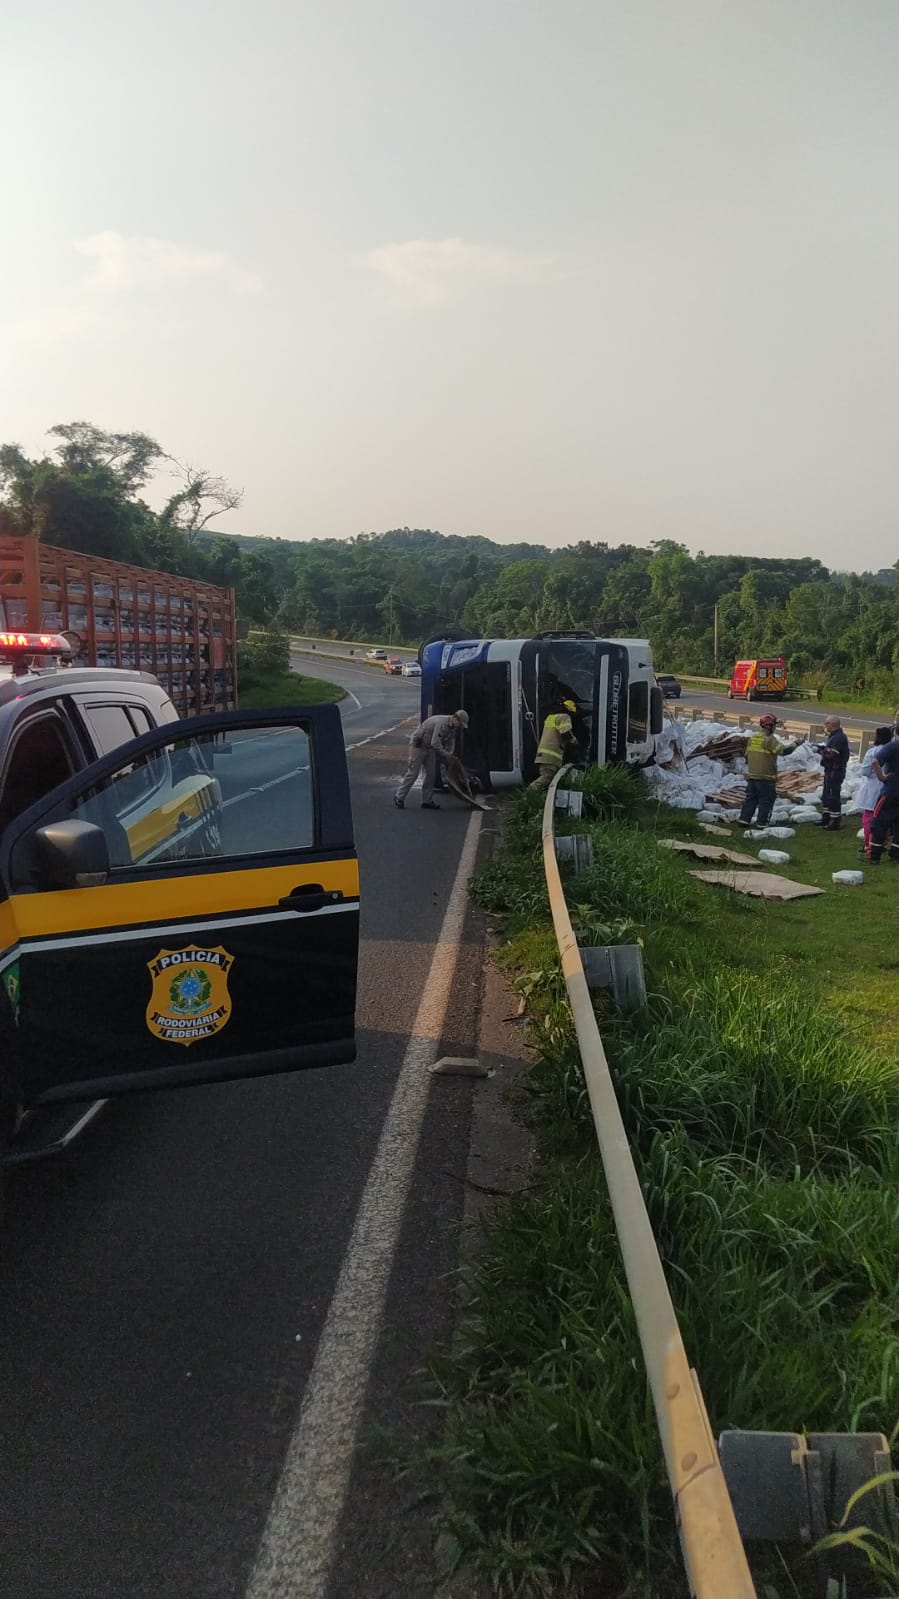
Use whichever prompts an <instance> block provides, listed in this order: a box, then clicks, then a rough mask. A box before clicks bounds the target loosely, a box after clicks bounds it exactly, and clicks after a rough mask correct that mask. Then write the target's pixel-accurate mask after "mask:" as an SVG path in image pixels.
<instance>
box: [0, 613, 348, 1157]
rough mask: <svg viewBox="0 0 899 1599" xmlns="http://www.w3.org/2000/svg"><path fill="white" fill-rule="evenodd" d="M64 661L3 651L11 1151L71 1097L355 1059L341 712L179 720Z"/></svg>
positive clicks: (27, 637)
mask: <svg viewBox="0 0 899 1599" xmlns="http://www.w3.org/2000/svg"><path fill="white" fill-rule="evenodd" d="M65 655H66V641H65V639H63V638H61V637H59V636H52V637H51V636H49V635H31V634H19V635H16V636H15V637H14V638H13V636H12V635H3V636H2V639H0V1142H2V1141H3V1140H8V1139H10V1138H14V1136H15V1135H16V1134H17V1133H18V1132H20V1130H21V1129H22V1127H23V1126H24V1125H25V1124H26V1123H27V1122H28V1121H29V1118H31V1117H32V1116H33V1115H34V1113H35V1112H37V1111H38V1110H39V1109H40V1107H42V1106H46V1105H50V1104H54V1103H57V1102H62V1101H79V1102H82V1101H98V1100H99V1097H100V1096H103V1097H105V1096H107V1095H110V1094H116V1093H124V1092H128V1091H131V1090H137V1089H148V1088H156V1087H160V1088H161V1087H178V1086H181V1085H183V1084H189V1083H204V1082H215V1081H219V1080H222V1079H225V1078H233V1077H244V1076H258V1075H262V1074H264V1073H268V1072H280V1071H293V1070H296V1069H298V1068H301V1067H305V1066H319V1065H329V1064H333V1063H338V1062H346V1061H351V1060H352V1059H354V1057H355V1021H354V1013H355V989H356V959H357V944H358V921H359V877H358V865H357V860H356V853H355V847H354V843H353V828H352V816H351V811H350V797H349V783H348V775H347V767H346V755H345V751H344V745H343V735H342V727H341V722H340V716H339V713H338V711H337V708H336V706H312V707H308V708H307V707H303V709H302V710H301V711H300V710H294V709H290V710H284V711H246V712H240V711H230V712H220V713H212V714H208V715H204V716H200V717H194V718H191V719H190V720H184V721H182V720H180V719H179V717H178V714H177V711H176V710H175V707H174V705H173V703H172V701H171V699H170V698H169V696H168V694H167V693H166V691H165V689H163V688H162V687H161V686H160V684H159V683H158V682H157V681H156V680H155V679H154V678H153V677H152V676H150V674H148V673H145V672H137V671H134V672H132V671H124V670H123V671H116V670H112V669H109V670H107V669H101V668H83V669H81V668H78V667H69V668H65V667H62V666H60V665H59V664H58V663H59V662H60V661H62V660H63V659H64V658H65ZM40 658H43V659H50V661H51V663H52V664H51V665H50V667H49V669H43V670H42V669H39V668H37V669H36V667H35V661H36V660H38V659H40ZM13 1147H14V1146H13Z"/></svg>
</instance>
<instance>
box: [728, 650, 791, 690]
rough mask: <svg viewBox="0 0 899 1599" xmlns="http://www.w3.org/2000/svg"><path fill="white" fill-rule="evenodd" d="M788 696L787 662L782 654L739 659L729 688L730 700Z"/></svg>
mask: <svg viewBox="0 0 899 1599" xmlns="http://www.w3.org/2000/svg"><path fill="white" fill-rule="evenodd" d="M786 696H787V663H786V661H785V660H784V658H783V656H782V655H773V656H769V657H768V658H767V659H759V660H756V661H737V662H736V664H735V665H734V670H733V675H732V676H731V680H730V685H729V687H728V690H727V697H728V699H729V700H734V699H747V700H783V699H786Z"/></svg>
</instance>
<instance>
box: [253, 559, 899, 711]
mask: <svg viewBox="0 0 899 1599" xmlns="http://www.w3.org/2000/svg"><path fill="white" fill-rule="evenodd" d="M226 542H230V541H225V540H222V541H221V543H222V544H224V543H226ZM235 542H238V543H239V544H240V545H242V546H243V550H242V559H251V560H257V561H260V562H262V561H264V562H265V563H266V565H267V566H268V567H269V569H270V571H271V576H272V585H273V586H272V590H271V593H270V595H269V598H268V610H267V615H268V617H269V618H270V619H276V620H277V621H278V622H279V623H281V624H282V625H283V626H285V627H287V628H289V629H290V630H291V631H294V632H305V633H311V634H326V633H329V632H332V631H333V632H334V633H335V634H336V635H337V636H338V637H340V638H359V639H371V640H384V641H386V642H393V643H416V642H417V641H418V640H419V639H420V638H422V637H423V636H426V635H427V634H429V633H431V632H433V631H435V630H436V629H437V628H439V627H442V626H443V625H445V624H447V623H453V624H455V625H457V626H461V627H463V628H465V629H466V630H470V632H471V633H472V634H473V635H474V636H482V635H488V636H489V635H499V636H502V635H505V636H507V637H517V636H523V635H527V634H529V633H532V632H536V631H537V630H538V629H541V628H571V627H589V628H594V629H595V630H596V631H597V632H598V633H600V634H605V635H612V636H615V635H618V636H622V635H623V636H629V635H630V636H633V635H635V634H636V635H638V636H641V637H648V638H649V639H650V641H651V643H652V647H653V655H654V658H655V660H656V662H657V663H658V664H659V666H660V667H662V668H667V669H669V670H674V671H677V670H682V671H695V672H711V670H712V666H713V659H714V611H715V606H716V605H717V607H718V640H719V643H718V658H719V663H721V662H724V663H727V665H728V669H729V666H730V664H731V663H732V661H733V660H735V659H736V658H737V657H738V656H740V655H746V654H749V655H756V654H762V653H766V654H767V653H776V654H780V653H783V654H784V655H786V656H787V658H788V660H789V662H790V665H791V667H792V669H793V670H794V671H796V672H802V673H804V674H805V675H806V677H807V678H808V679H809V681H810V682H812V683H814V681H815V679H816V677H818V676H820V681H821V682H822V684H823V683H836V682H844V683H847V684H851V683H853V682H854V681H855V679H856V678H857V677H859V676H863V677H865V678H866V680H867V686H868V688H869V690H874V689H875V686H876V691H878V692H880V693H882V694H883V695H884V696H885V697H886V698H887V699H890V698H891V697H892V696H893V695H894V693H895V691H896V690H895V683H896V665H897V655H896V638H897V613H896V572H895V571H885V572H878V573H865V574H862V575H858V574H854V573H832V572H830V571H828V569H827V568H826V567H825V566H823V565H822V563H821V562H820V561H817V560H813V559H797V560H791V559H783V560H770V559H764V558H758V557H754V556H742V555H702V554H700V555H696V556H692V555H690V554H689V552H688V551H687V550H686V548H685V547H684V546H683V545H681V544H677V543H675V542H674V541H672V540H668V539H663V540H660V541H658V542H657V543H655V544H653V545H651V546H650V547H649V548H648V549H638V548H636V547H635V546H633V545H627V544H620V545H610V544H607V543H592V544H588V543H581V544H575V545H568V546H566V547H565V548H563V549H555V550H553V549H548V548H544V547H541V546H539V545H500V544H493V543H491V541H490V540H489V539H484V538H477V537H472V538H461V537H454V536H448V537H444V536H443V535H441V534H439V533H435V532H432V531H431V530H430V529H420V528H411V529H410V528H395V529H393V530H392V531H390V532H388V533H382V534H374V533H363V534H359V535H358V536H357V537H355V538H352V539H347V540H338V539H321V540H320V539H314V540H311V541H310V542H308V543H304V544H294V543H290V542H288V541H286V540H284V541H282V540H266V539H259V540H250V539H240V540H237V541H235Z"/></svg>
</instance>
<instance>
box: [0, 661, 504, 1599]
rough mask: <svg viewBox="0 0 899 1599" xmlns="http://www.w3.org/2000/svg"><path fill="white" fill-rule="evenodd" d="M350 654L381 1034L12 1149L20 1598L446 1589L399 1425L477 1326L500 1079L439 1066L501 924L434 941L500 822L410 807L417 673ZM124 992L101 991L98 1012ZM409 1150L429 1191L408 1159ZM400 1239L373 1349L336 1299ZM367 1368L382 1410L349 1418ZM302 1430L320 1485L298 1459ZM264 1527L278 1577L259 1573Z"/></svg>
mask: <svg viewBox="0 0 899 1599" xmlns="http://www.w3.org/2000/svg"><path fill="white" fill-rule="evenodd" d="M303 664H304V669H305V670H307V671H308V660H304V663H303ZM338 673H339V675H340V678H341V681H344V682H345V683H346V685H347V687H348V688H349V689H350V690H351V691H352V694H353V695H354V696H355V698H354V699H349V698H348V699H347V700H346V701H345V702H344V703H343V706H342V712H343V715H344V719H345V728H346V741H347V745H348V748H349V750H350V757H349V758H350V767H351V776H352V785H353V803H354V815H355V827H356V839H357V848H358V852H359V857H360V865H361V874H362V948H361V959H360V986H359V1004H358V1011H357V1020H358V1045H359V1054H358V1060H357V1061H356V1063H355V1064H354V1065H352V1066H343V1067H333V1068H331V1069H329V1070H325V1071H317V1072H316V1071H312V1072H308V1073H305V1074H298V1075H293V1076H285V1077H279V1078H269V1079H264V1080H259V1081H254V1082H248V1083H231V1084H223V1085H220V1086H217V1087H214V1088H200V1089H189V1090H181V1091H179V1092H177V1093H170V1094H156V1095H144V1096H130V1097H128V1098H125V1099H122V1100H119V1101H116V1102H114V1103H111V1104H110V1105H109V1106H108V1108H107V1109H106V1111H105V1112H104V1113H103V1115H102V1116H101V1117H100V1118H99V1120H98V1121H97V1122H96V1123H95V1124H94V1125H93V1126H92V1127H91V1129H90V1130H89V1131H88V1132H87V1133H86V1134H85V1135H84V1137H83V1138H82V1139H81V1140H80V1141H79V1142H78V1143H76V1144H75V1145H74V1146H73V1147H72V1148H71V1149H70V1150H69V1151H68V1152H67V1153H66V1155H65V1156H63V1157H62V1158H60V1159H58V1160H57V1161H55V1162H53V1163H49V1164H44V1165H41V1166H37V1167H30V1168H21V1169H19V1170H16V1171H15V1172H13V1173H11V1174H10V1177H9V1180H8V1185H7V1187H8V1196H7V1197H8V1203H7V1214H6V1221H5V1226H4V1229H3V1232H2V1236H0V1303H2V1311H0V1506H2V1508H0V1527H2V1534H0V1536H2V1553H0V1588H2V1592H3V1594H4V1595H5V1599H246V1596H247V1595H248V1593H250V1594H251V1599H259V1596H261V1595H264V1594H267V1593H269V1592H272V1593H277V1594H278V1599H363V1596H364V1599H387V1596H388V1595H390V1596H399V1599H424V1596H425V1595H427V1594H429V1593H431V1592H432V1591H433V1574H432V1571H431V1542H432V1528H431V1525H430V1521H429V1511H428V1509H427V1507H426V1506H425V1507H423V1506H422V1504H421V1502H420V1498H421V1496H420V1491H419V1490H420V1487H421V1485H420V1484H418V1483H416V1482H414V1481H411V1482H409V1483H406V1484H401V1485H399V1486H398V1485H397V1483H396V1481H395V1478H394V1476H393V1473H392V1471H391V1469H390V1468H389V1466H388V1465H386V1464H385V1462H384V1461H383V1459H382V1457H381V1454H380V1452H379V1451H378V1450H377V1449H375V1448H374V1447H373V1446H372V1444H371V1440H372V1438H373V1435H374V1434H373V1429H374V1428H375V1427H377V1426H380V1425H382V1424H386V1425H388V1426H390V1427H394V1428H396V1427H400V1428H409V1429H412V1430H417V1431H420V1430H421V1429H422V1428H427V1427H433V1426H435V1425H437V1422H436V1420H435V1419H433V1418H434V1416H435V1415H436V1413H432V1412H428V1411H426V1410H425V1411H423V1410H422V1408H421V1407H420V1406H419V1405H418V1403H417V1397H418V1391H417V1388H416V1384H415V1378H414V1373H415V1371H416V1369H417V1368H418V1367H419V1366H420V1364H421V1362H422V1359H423V1357H424V1355H425V1353H426V1351H427V1349H428V1347H429V1346H430V1345H431V1344H432V1343H433V1342H434V1341H435V1340H441V1339H444V1338H446V1337H447V1336H448V1334H449V1332H450V1329H451V1308H450V1295H451V1292H452V1288H453V1270H454V1266H455V1264H456V1249H457V1239H458V1226H459V1220H460V1215H461V1207H462V1201H463V1194H464V1177H465V1168H466V1158H467V1151H468V1126H469V1116H470V1106H471V1096H472V1086H471V1082H470V1080H468V1079H464V1078H446V1079H434V1080H429V1079H427V1075H426V1073H427V1063H428V1061H430V1060H431V1059H436V1058H438V1057H439V1055H440V1054H444V1053H451V1054H466V1053H471V1052H472V1051H473V1049H474V1047H475V1040H476V1033H477V1020H478V1016H477V1013H478V1004H479V998H480V991H481V966H482V940H481V933H480V929H479V925H478V923H477V920H476V919H475V918H474V917H473V915H472V914H471V912H470V911H468V912H466V913H465V916H464V921H462V920H461V914H462V913H461V911H460V912H459V917H458V920H459V923H460V928H461V932H459V931H458V929H457V930H456V931H453V930H452V929H451V933H452V938H453V940H455V939H456V937H457V936H459V938H460V944H459V953H458V959H457V961H456V964H455V966H454V967H452V966H446V960H445V958H444V959H441V958H436V959H435V949H436V947H437V942H438V938H439V936H440V933H441V928H442V927H443V937H444V940H445V939H446V938H447V936H448V935H447V932H446V923H445V922H444V912H445V910H446V907H447V905H448V904H449V905H450V907H451V908H452V905H453V904H454V903H456V901H459V889H458V887H457V889H456V890H455V893H454V892H453V885H454V879H455V877H456V874H457V867H458V865H459V862H460V856H463V853H464V858H465V860H466V861H469V860H470V859H471V858H472V850H473V848H474V846H475V844H476V843H477V840H476V839H475V837H474V830H475V829H476V827H477V823H476V822H473V821H472V813H471V812H469V811H468V810H467V809H463V807H462V806H461V804H457V803H456V802H454V801H453V800H452V799H451V798H448V799H447V800H446V801H445V802H444V809H443V812H442V813H441V814H440V815H433V814H431V813H421V812H420V811H419V810H418V807H417V805H415V804H412V805H410V806H409V807H408V808H407V809H406V810H405V811H404V812H402V813H400V812H398V811H396V810H395V809H394V807H393V805H392V804H391V803H390V797H391V792H392V787H393V785H394V784H395V782H396V779H397V777H398V775H399V774H400V773H401V772H402V770H403V767H404V764H405V741H406V736H407V731H408V729H403V728H401V727H396V728H395V731H394V732H393V733H392V734H388V735H387V736H386V737H379V736H377V735H379V734H380V733H381V730H382V729H384V728H385V727H392V726H395V724H397V723H401V722H402V721H403V720H404V719H406V718H409V717H415V716H416V713H417V688H418V685H417V684H416V683H410V682H405V681H403V680H401V679H390V678H386V677H384V678H381V677H379V676H378V675H377V674H375V673H373V672H371V671H368V670H366V669H365V668H363V667H355V666H352V665H348V666H347V667H345V668H344V667H339V668H337V669H336V670H334V669H329V671H328V673H327V675H328V676H329V677H331V678H335V677H337V676H338ZM486 843H487V840H486V838H482V839H481V841H480V844H479V846H478V847H479V848H484V847H485V846H486ZM459 902H460V903H461V905H462V906H463V908H464V894H463V895H462V896H461V900H460V901H459ZM446 954H447V946H446V944H445V943H444V944H442V945H441V946H440V951H439V956H440V957H445V956H446ZM444 968H445V971H444ZM435 973H436V977H435ZM444 977H445V979H446V983H447V984H449V985H450V987H449V989H448V992H450V995H451V998H450V1006H449V1011H448V1020H445V1019H444V1017H443V1012H442V1008H441V1004H442V1002H441V1000H440V994H441V992H442V990H441V987H440V985H441V983H442V982H443V981H444ZM435 984H436V986H435ZM102 1010H103V996H102V994H98V995H97V1026H98V1027H102V1025H103V1016H102ZM413 1028H414V1030H415V1037H413V1036H412V1033H413ZM398 1084H399V1085H400V1087H402V1086H403V1084H405V1088H404V1093H405V1099H403V1100H402V1103H399V1109H397V1105H398V1102H399V1100H400V1097H401V1096H400V1092H399V1088H398V1087H397V1085H398ZM395 1089H396V1090H397V1094H396V1096H395V1094H394V1091H395ZM416 1104H418V1105H419V1106H420V1108H421V1109H422V1110H423V1121H422V1125H421V1132H420V1137H419V1134H418V1129H417V1122H416V1121H415V1115H414V1114H413V1112H414V1106H415V1105H416ZM410 1107H411V1108H410ZM397 1117H399V1120H397ZM391 1129H392V1132H391V1137H390V1138H388V1139H387V1142H386V1145H385V1142H384V1138H385V1137H386V1134H387V1132H388V1131H390V1130H391ZM410 1129H411V1131H410ZM391 1139H392V1142H391ZM379 1140H380V1143H379ZM403 1140H405V1142H404V1141H403ZM385 1149H386V1151H387V1154H386V1156H385V1153H384V1151H385ZM404 1160H405V1161H406V1163H407V1165H408V1168H409V1171H408V1191H406V1189H405V1188H402V1187H397V1186H396V1184H395V1183H394V1179H395V1177H396V1172H397V1170H398V1168H399V1166H400V1165H402V1162H403V1161H404ZM379 1162H380V1164H379ZM376 1172H380V1181H381V1188H380V1189H379V1190H378V1189H374V1190H373V1188H372V1182H373V1175H374V1174H375V1173H376ZM392 1183H394V1186H393V1187H391V1184H392ZM372 1193H374V1195H375V1197H374V1199H373V1200H372V1201H371V1205H370V1206H369V1209H368V1210H365V1207H364V1206H363V1210H362V1211H361V1212H360V1204H361V1202H362V1201H363V1196H364V1197H365V1200H366V1202H368V1201H369V1200H370V1199H371V1195H372ZM385 1196H386V1197H385ZM372 1206H373V1207H374V1208H372ZM360 1218H361V1223H362V1224H363V1225H362V1231H361V1233H360ZM366 1228H368V1229H369V1231H368V1232H366V1231H365V1229H366ZM394 1233H395V1234H397V1243H396V1249H395V1252H394V1250H393V1247H392V1244H391V1242H390V1241H391V1239H392V1238H393V1235H394ZM360 1240H361V1242H360ZM354 1251H355V1253H354ZM353 1261H355V1267H354V1269H355V1271H356V1277H355V1278H353V1277H352V1273H351V1274H350V1278H349V1279H347V1269H348V1265H352V1263H353ZM372 1261H375V1262H380V1265H379V1267H378V1269H379V1270H380V1271H381V1272H382V1275H383V1280H384V1283H385V1285H386V1295H387V1296H386V1304H385V1306H384V1309H383V1316H380V1314H378V1315H376V1316H375V1319H374V1321H373V1323H372V1325H373V1327H374V1334H373V1336H372V1339H371V1343H370V1347H368V1348H367V1349H366V1348H364V1347H363V1345H362V1343H360V1340H359V1337H358V1336H357V1331H358V1329H357V1328H356V1327H355V1326H354V1323H353V1320H352V1318H351V1319H350V1323H349V1330H347V1323H346V1315H345V1309H344V1322H343V1323H341V1321H340V1318H339V1317H338V1318H337V1320H336V1321H335V1319H334V1318H335V1306H337V1305H339V1304H340V1303H341V1294H343V1297H344V1301H345V1300H346V1282H347V1280H349V1281H350V1283H351V1284H352V1282H353V1281H357V1282H358V1283H359V1285H360V1286H359V1290H358V1291H359V1294H360V1305H362V1306H363V1309H364V1306H365V1305H368V1307H369V1310H371V1305H372V1304H374V1306H375V1310H376V1311H377V1310H378V1308H379V1305H378V1300H377V1295H376V1294H375V1295H374V1298H373V1297H372V1295H373V1292H374V1290H373V1288H372V1280H373V1275H374V1268H373V1267H372ZM350 1303H351V1304H352V1303H353V1301H352V1296H351V1299H350ZM360 1319H364V1317H363V1316H362V1311H360ZM342 1327H343V1329H344V1330H343V1332H341V1328H342ZM323 1338H324V1340H325V1342H324V1344H323V1343H322V1340H323ZM320 1347H321V1348H322V1349H324V1351H325V1353H326V1357H327V1358H326V1359H325V1358H319V1350H320ZM360 1349H361V1350H362V1354H363V1355H364V1356H365V1358H364V1360H361V1356H360V1353H359V1352H360ZM360 1360H361V1365H360ZM354 1363H355V1364H354ZM329 1377H330V1378H331V1379H332V1381H331V1387H330V1388H329V1386H328V1382H329ZM353 1391H355V1392H356V1393H357V1398H358V1404H359V1407H360V1408H359V1414H358V1415H355V1414H349V1417H348V1412H347V1408H346V1407H347V1404H348V1400H347V1394H348V1393H351V1392H353ZM310 1396H311V1397H310ZM316 1405H317V1407H318V1408H317V1409H316ZM341 1406H343V1409H341ZM310 1414H311V1415H313V1419H315V1420H317V1427H318V1430H317V1431H316V1428H315V1426H311V1425H308V1423H309V1416H310ZM303 1418H305V1421H304V1420H303ZM298 1422H299V1423H300V1426H299V1428H298ZM357 1425H358V1438H359V1440H360V1441H361V1443H360V1447H357V1448H356V1449H355V1451H354V1450H353V1447H352V1445H353V1441H354V1437H355V1436H356V1427H357ZM304 1426H305V1432H303V1427H304ZM301 1433H302V1438H301V1439H300V1441H301V1443H302V1444H303V1447H304V1448H305V1449H306V1455H305V1456H301V1458H303V1459H305V1461H306V1476H305V1478H301V1479H300V1483H299V1492H298V1485H297V1481H296V1480H293V1481H292V1480H291V1475H290V1469H289V1468H290V1463H291V1460H292V1459H294V1458H295V1455H296V1448H297V1439H298V1437H300V1434H301ZM310 1440H311V1441H310ZM347 1440H349V1445H348V1444H347ZM341 1450H343V1456H342V1457H341ZM279 1485H280V1486H279ZM312 1486H314V1487H315V1489H316V1493H317V1494H318V1498H315V1499H314V1504H315V1505H316V1506H318V1505H319V1504H321V1505H323V1506H324V1508H323V1509H321V1510H320V1511H319V1510H316V1512H315V1514H316V1516H317V1517H318V1520H319V1521H320V1522H321V1523H322V1525H319V1524H318V1523H316V1525H315V1527H314V1528H313V1533H314V1534H315V1538H317V1539H318V1542H319V1545H320V1546H321V1548H324V1550H325V1553H326V1555H327V1560H326V1568H327V1570H328V1572H329V1575H328V1576H327V1578H323V1577H322V1576H321V1571H320V1570H319V1574H318V1575H315V1573H313V1572H311V1570H310V1569H307V1566H306V1565H304V1560H307V1556H306V1554H305V1553H304V1548H303V1547H302V1545H303V1539H302V1537H300V1536H299V1534H298V1531H297V1529H298V1528H301V1527H302V1526H303V1525H304V1523H303V1516H304V1515H305V1516H306V1517H307V1520H308V1516H309V1511H308V1506H307V1505H306V1500H307V1498H308V1493H307V1490H310V1491H311V1487H312ZM273 1506H274V1507H275V1508H274V1511H273ZM328 1517H331V1522H330V1523H329V1522H328ZM263 1537H266V1538H267V1539H268V1544H267V1545H266V1547H267V1548H268V1550H269V1554H270V1555H271V1558H272V1559H273V1560H274V1561H275V1565H274V1567H273V1568H272V1569H273V1570H274V1572H275V1575H274V1577H273V1579H272V1581H273V1583H274V1586H273V1587H266V1581H267V1578H266V1576H265V1573H264V1572H263V1573H262V1574H261V1575H260V1573H259V1571H258V1570H257V1571H256V1575H255V1577H254V1576H253V1572H254V1568H255V1567H256V1566H257V1556H258V1552H259V1548H260V1541H261V1540H262V1539H263ZM313 1541H315V1540H314V1539H313ZM298 1542H299V1546H298ZM278 1561H280V1562H281V1565H280V1567H279V1566H278V1564H277V1563H278Z"/></svg>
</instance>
